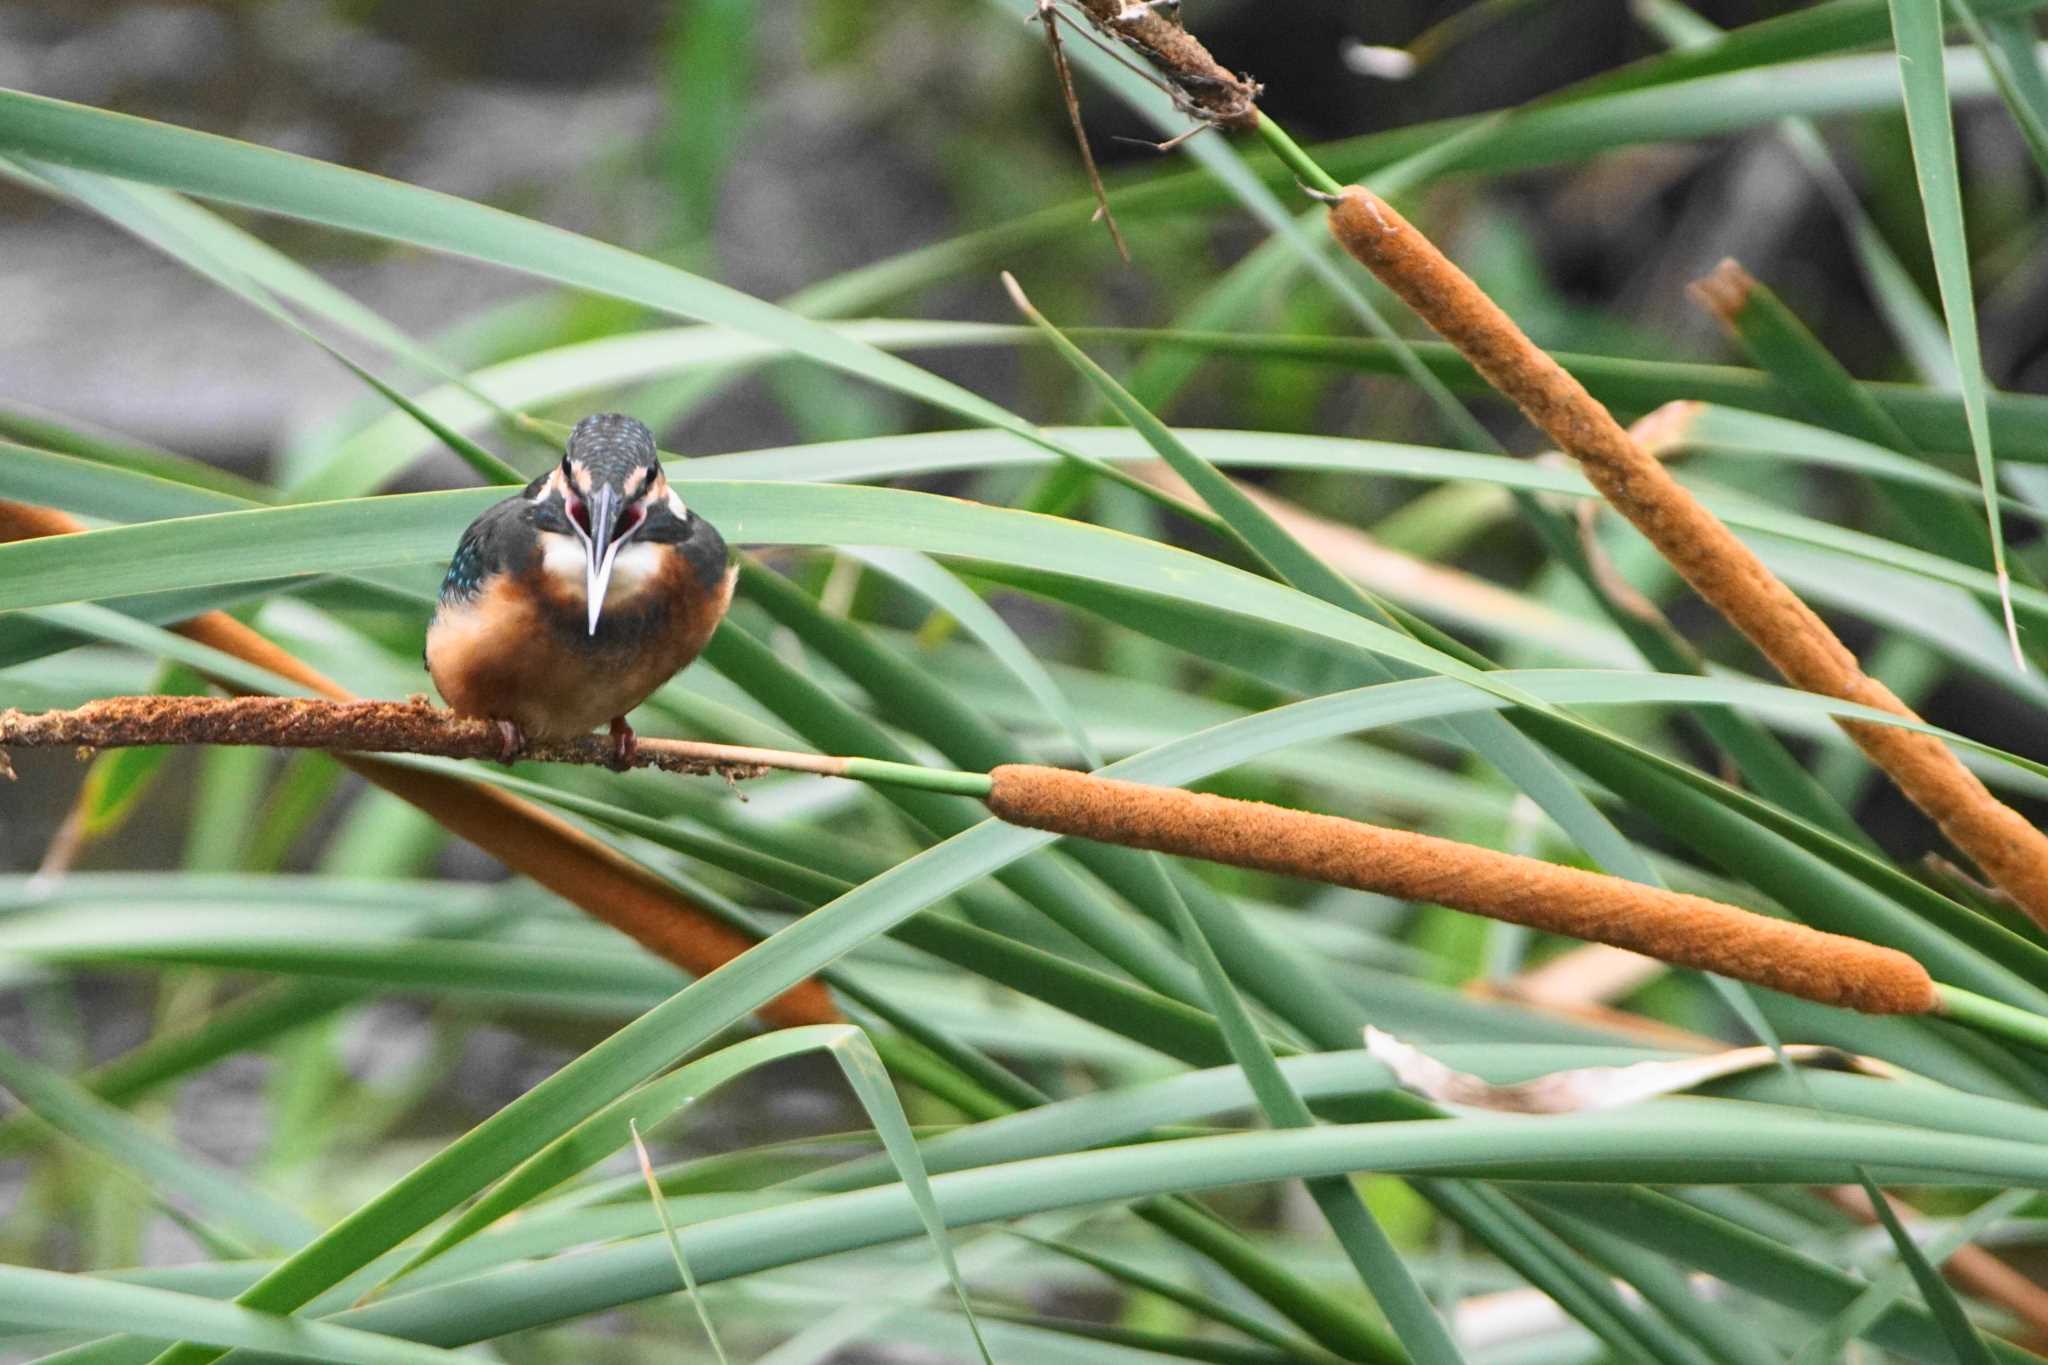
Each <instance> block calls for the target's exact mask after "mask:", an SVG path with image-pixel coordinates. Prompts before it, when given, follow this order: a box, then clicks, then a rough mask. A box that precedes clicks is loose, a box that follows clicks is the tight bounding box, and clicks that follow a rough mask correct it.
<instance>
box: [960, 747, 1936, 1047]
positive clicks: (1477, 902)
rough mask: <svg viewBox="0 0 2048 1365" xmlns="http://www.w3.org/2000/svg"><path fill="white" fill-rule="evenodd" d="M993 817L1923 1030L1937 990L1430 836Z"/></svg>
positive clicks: (1068, 799)
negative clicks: (1919, 1025)
mask: <svg viewBox="0 0 2048 1365" xmlns="http://www.w3.org/2000/svg"><path fill="white" fill-rule="evenodd" d="M989 776H990V777H991V778H993V779H994V783H995V786H994V789H993V790H992V791H991V792H990V793H989V798H988V804H989V809H990V810H993V811H994V812H995V813H996V814H997V815H999V816H1001V817H1002V818H1003V819H1005V820H1007V821H1009V822H1010V823H1011V824H1013V825H1025V826H1028V827H1030V828H1032V829H1043V830H1051V831H1053V832H1055V833H1059V834H1077V835H1080V836H1082V837H1083V838H1088V839H1097V840H1100V841H1102V842H1104V843H1111V844H1122V845H1124V846H1126V847H1128V848H1149V849H1156V850H1158V851H1159V852H1161V853H1176V854H1180V855H1182V856H1185V857H1191V858H1206V859H1208V860H1209V861H1211V862H1218V863H1229V864H1230V865H1232V866H1233V867H1248V868H1254V869H1257V870H1258V871H1262V872H1278V873H1281V874H1284V875H1286V876H1292V877H1306V878H1309V879H1311V880H1313V881H1319V882H1327V883H1329V884H1331V885H1333V886H1350V887H1356V888H1357V889H1358V890H1360V891H1376V892H1379V893H1380V894H1382V895H1388V896H1398V897H1400V898H1402V899H1403V900H1415V901H1431V902H1434V903H1436V904H1439V905H1448V906H1450V907H1452V908H1453V909H1457V910H1465V911H1469V912H1471V913H1473V914H1476V915H1485V916H1488V917H1489V918H1492V919H1499V920H1506V921H1508V922H1509V923H1511V924H1526V925H1528V926H1529V927H1530V928H1532V929H1541V930H1544V931H1546V932H1548V933H1553V934H1566V935H1569V936H1570V937H1572V938H1582V939H1588V940H1591V941H1593V942H1596V943H1610V944H1613V945H1614V946H1615V947H1618V948H1629V949H1633V950H1634V951H1636V952H1639V953H1647V954H1648V955H1649V956H1651V957H1655V958H1659V959H1661V960H1663V961H1665V962H1672V963H1676V964H1678V965H1680V966H1684V967H1698V968H1700V969H1701V970H1702V971H1709V972H1719V973H1720V974H1721V975H1723V976H1730V977H1734V978H1735V979H1736V980H1738V981H1747V982H1750V983H1752V984H1754V985H1758V986H1768V987H1770V988H1771V989H1772V990H1778V991H1783V992H1785V993H1786V994H1787V995H1796V996H1800V997H1802V998H1804V999H1807V1000H1817V1001H1819V1002H1820V1003H1822V1004H1824V1005H1841V1006H1845V1007H1846V1008H1849V1009H1855V1010H1862V1011H1864V1012H1865V1013H1868V1014H1924V1013H1927V1012H1928V1011H1930V1010H1932V1009H1934V1008H1935V1007H1936V1004H1937V1003H1938V1002H1937V999H1936V996H1935V991H1934V982H1933V981H1932V980H1931V979H1930V978H1929V977H1928V975H1927V971H1926V969H1925V968H1924V967H1922V966H1921V965H1920V964H1919V963H1918V962H1916V961H1914V960H1913V959H1912V958H1910V957H1908V956H1906V955H1905V954H1904V953H1901V952H1898V951H1896V950H1894V949H1891V948H1885V947H1880V946H1879V945H1877V944H1875V943H1865V942H1863V941H1862V940H1861V939H1853V938H1845V937H1843V936H1841V935H1839V934H1829V933H1823V932H1822V931H1820V930H1818V929H1809V928H1807V927H1806V926H1805V925H1801V924H1792V923H1788V922H1787V921H1784V920H1776V919H1771V918H1769V917H1768V916H1765V915H1758V914H1754V913H1752V912H1750V911H1748V910H1739V909H1737V908H1735V907H1734V906H1732V905H1722V904H1721V903H1719V902H1718V901H1710V900H1705V899H1703V898H1701V897H1699V896H1688V895H1683V894H1681V893H1679V892H1676V891H1663V890H1659V889H1657V888H1655V887H1648V886H1640V885H1637V884H1636V883H1634V882H1628V881H1623V880H1621V879H1620V878H1618V877H1607V876H1602V875H1601V874H1599V873H1597V872H1582V871H1580V870H1579V869H1577V868H1572V867H1560V866H1558V865H1557V864H1555V863H1546V862H1541V861H1539V860H1537V859H1535V858H1519V857H1516V856H1515V855H1513V854H1510V853H1500V852H1497V851H1495V850H1493V849H1486V848H1477V847H1474V846H1473V845H1470V844H1461V843H1455V842H1453V841H1451V840H1449V839H1438V838H1434V837H1432V836H1430V835H1427V834H1413V833H1410V832H1408V831H1405V830H1396V829H1382V828H1380V827H1379V826H1377V825H1367V824H1361V823H1359V822H1358V821H1355V820H1343V819H1339V818H1338V817H1336V816H1333V815H1314V814H1310V813H1309V812H1306V811H1297V810H1287V809H1284V808H1283V807H1280V806H1269V805H1264V804H1262V803H1260V802H1256V801H1237V800H1232V799H1230V798H1228V797H1222V796H1206V795H1201V794H1198V793H1195V792H1186V791H1181V790H1178V789H1176V788H1172V787H1151V786H1145V785H1143V784H1140V783H1136V782H1119V781H1115V780H1113V779H1110V778H1101V777H1093V776H1090V775H1089V774H1087V773H1076V772H1068V771H1066V770H1065V769H1062V768H1041V767H1036V766H1032V765H1027V764H1012V765H1008V766H1005V767H1001V768H997V769H996V770H995V771H994V772H992V773H991V774H989Z"/></svg>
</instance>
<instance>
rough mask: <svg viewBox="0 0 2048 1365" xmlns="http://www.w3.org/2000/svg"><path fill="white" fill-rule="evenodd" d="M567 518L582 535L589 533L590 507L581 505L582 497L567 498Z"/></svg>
mask: <svg viewBox="0 0 2048 1365" xmlns="http://www.w3.org/2000/svg"><path fill="white" fill-rule="evenodd" d="M569 520H571V521H573V522H575V523H576V526H577V529H578V530H580V531H582V532H583V534H584V535H586V536H587V535H589V534H590V509H589V508H587V507H585V506H584V505H583V499H581V498H571V499H569Z"/></svg>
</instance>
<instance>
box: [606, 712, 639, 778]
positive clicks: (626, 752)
mask: <svg viewBox="0 0 2048 1365" xmlns="http://www.w3.org/2000/svg"><path fill="white" fill-rule="evenodd" d="M639 752H640V737H639V736H638V735H636V734H634V733H633V727H632V726H630V725H628V724H626V718H625V717H624V716H613V717H612V767H613V768H614V769H616V770H617V771H619V772H624V771H626V769H628V768H630V767H632V766H633V758H634V756H635V755H636V754H638V753H639Z"/></svg>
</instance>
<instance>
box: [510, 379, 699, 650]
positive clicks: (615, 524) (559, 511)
mask: <svg viewBox="0 0 2048 1365" xmlns="http://www.w3.org/2000/svg"><path fill="white" fill-rule="evenodd" d="M670 498H671V495H670V493H669V487H668V480H667V478H666V477H664V476H663V474H662V472H661V460H660V457H659V456H658V455H657V453H656V452H655V449H654V433H653V432H651V431H649V430H648V429H647V428H646V426H645V425H644V424H642V423H640V422H636V421H634V420H633V419H632V418H631V417H627V416H624V415H622V414H620V413H616V412H601V413H597V414H595V415H594V416H590V417H586V418H584V419H583V420H582V421H580V422H578V423H577V424H576V428H575V430H573V431H571V432H570V433H569V447H568V450H567V451H566V452H565V453H564V454H563V456H562V463H561V464H560V465H559V466H557V467H556V468H555V470H554V471H553V472H552V473H550V474H549V475H548V476H547V478H546V480H545V481H544V482H543V483H542V484H541V485H540V488H539V491H538V496H536V497H535V499H534V500H535V502H537V503H538V504H540V507H541V510H542V512H543V517H544V520H543V524H544V525H545V524H547V523H551V522H555V521H556V520H557V518H559V520H560V521H561V522H564V523H566V525H567V529H568V531H569V533H570V534H571V535H573V536H574V537H575V539H576V542H577V544H578V545H579V546H580V547H581V549H582V552H583V575H584V594H585V597H586V600H587V601H588V603H589V609H590V621H589V629H590V633H591V634H592V635H595V634H597V619H598V616H599V615H600V614H601V613H602V612H603V611H604V599H605V593H606V592H608V591H609V590H610V588H611V579H612V567H613V565H614V564H615V563H617V561H618V557H619V551H620V550H621V549H623V548H624V547H625V546H626V545H628V544H630V543H631V542H632V540H633V538H634V537H635V536H636V535H638V534H639V533H640V531H641V529H642V528H643V527H645V526H646V525H647V519H648V517H649V515H650V514H652V513H655V512H657V511H660V510H664V509H669V508H670V507H671V502H670ZM549 529H555V528H554V527H552V526H550V527H549Z"/></svg>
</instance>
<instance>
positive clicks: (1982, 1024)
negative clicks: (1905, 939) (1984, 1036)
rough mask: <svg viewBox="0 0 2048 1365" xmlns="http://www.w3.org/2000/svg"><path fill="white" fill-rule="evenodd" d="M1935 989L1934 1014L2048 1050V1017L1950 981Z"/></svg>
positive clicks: (1936, 986)
mask: <svg viewBox="0 0 2048 1365" xmlns="http://www.w3.org/2000/svg"><path fill="white" fill-rule="evenodd" d="M1934 992H1935V995H1936V997H1937V1000H1938V1002H1939V1003H1937V1004H1936V1006H1935V1008H1934V1013H1936V1014H1938V1015H1940V1016H1941V1017H1942V1018H1944V1019H1953V1020H1954V1021H1955V1022H1956V1023H1958V1024H1966V1025H1968V1026H1969V1027H1971V1028H1973V1029H1976V1030H1977V1031H1978V1032H1980V1033H1995V1034H1997V1035H1998V1036H1999V1037H2001V1038H2010V1039H2011V1040H2013V1041H2014V1042H2016V1043H2025V1044H2026V1045H2027V1046H2028V1047H2034V1048H2039V1049H2041V1050H2042V1051H2043V1052H2048V1019H2044V1018H2042V1017H2041V1016H2040V1015H2038V1014H2029V1013H2028V1012H2027V1011H2025V1010H2023V1009H2016V1008H2014V1007H2013V1006H2011V1005H2008V1004H2005V1003H2003V1002H2002V1001H1998V1000H1992V999H1990V998H1988V997H1986V996H1982V995H1979V994H1977V993H1976V992H1975V991H1966V990H1964V989H1963V988H1962V987H1961V986H1951V985H1949V984H1947V983H1946V982H1940V981H1937V982H1936V983H1935V984H1934Z"/></svg>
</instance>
